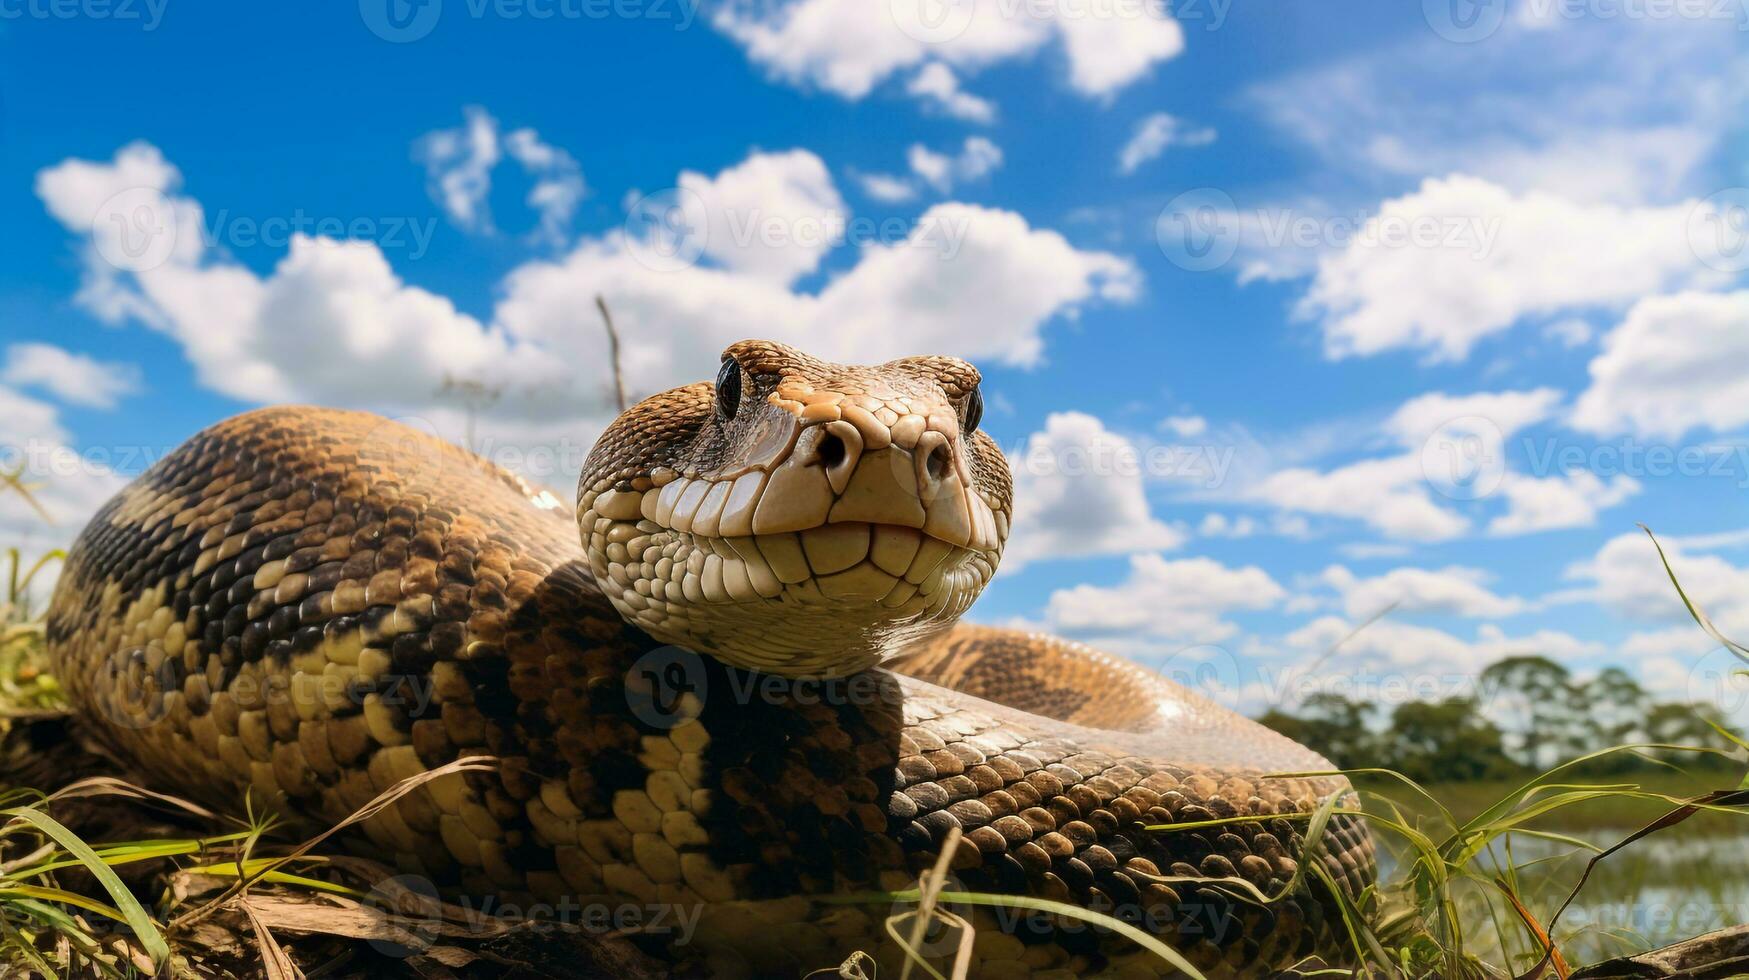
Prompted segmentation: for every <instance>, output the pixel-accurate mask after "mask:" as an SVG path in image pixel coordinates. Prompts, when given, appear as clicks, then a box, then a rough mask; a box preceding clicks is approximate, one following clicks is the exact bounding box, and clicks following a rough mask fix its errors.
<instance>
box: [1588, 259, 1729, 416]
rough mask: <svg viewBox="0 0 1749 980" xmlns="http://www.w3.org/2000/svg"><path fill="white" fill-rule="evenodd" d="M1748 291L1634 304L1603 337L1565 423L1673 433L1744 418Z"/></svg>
mask: <svg viewBox="0 0 1749 980" xmlns="http://www.w3.org/2000/svg"><path fill="white" fill-rule="evenodd" d="M1745 363H1749V292H1744V291H1738V292H1732V293H1699V292H1684V293H1677V294H1675V295H1672V296H1654V297H1651V298H1649V299H1645V300H1642V301H1640V302H1639V303H1636V304H1635V305H1634V307H1633V309H1631V310H1629V311H1628V313H1627V316H1626V317H1624V318H1623V319H1622V322H1621V324H1620V325H1619V326H1617V327H1616V328H1615V329H1613V330H1611V331H1610V332H1609V333H1608V334H1607V335H1605V336H1604V338H1603V349H1602V351H1601V352H1600V353H1599V354H1598V355H1597V357H1596V358H1595V359H1593V360H1592V362H1591V385H1590V387H1588V388H1587V389H1586V390H1585V391H1584V393H1582V394H1581V395H1580V396H1579V400H1578V403H1577V404H1576V405H1575V406H1574V409H1573V424H1574V425H1575V426H1578V427H1579V428H1581V429H1585V430H1588V431H1591V432H1595V433H1598V434H1600V435H1609V434H1615V433H1622V432H1631V433H1634V434H1636V435H1640V436H1648V437H1669V438H1675V437H1678V436H1681V435H1682V434H1684V433H1686V432H1689V431H1691V430H1695V429H1710V430H1712V431H1714V432H1730V431H1734V430H1737V429H1740V428H1741V427H1742V426H1744V425H1745V424H1749V373H1745V372H1744V371H1743V370H1742V368H1743V365H1744V364H1745Z"/></svg>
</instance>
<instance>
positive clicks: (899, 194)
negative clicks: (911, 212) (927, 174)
mask: <svg viewBox="0 0 1749 980" xmlns="http://www.w3.org/2000/svg"><path fill="white" fill-rule="evenodd" d="M854 176H855V179H856V182H857V184H859V185H861V187H862V192H863V193H864V194H867V195H868V196H869V197H872V198H874V199H875V200H877V201H884V202H886V203H888V204H898V203H902V202H904V201H909V200H911V199H912V198H915V197H916V196H917V185H915V184H913V183H911V182H910V181H909V180H906V179H905V178H904V177H895V176H893V175H892V174H865V173H858V174H855V175H854Z"/></svg>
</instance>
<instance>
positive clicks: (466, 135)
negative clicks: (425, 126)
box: [413, 106, 502, 231]
mask: <svg viewBox="0 0 1749 980" xmlns="http://www.w3.org/2000/svg"><path fill="white" fill-rule="evenodd" d="M462 113H463V115H464V116H465V118H466V122H464V123H463V124H462V126H461V127H460V128H457V129H439V130H435V131H433V132H430V133H427V134H425V136H423V137H421V138H420V140H419V141H418V142H417V143H415V144H413V158H414V159H415V160H418V161H419V162H420V163H421V164H423V165H424V167H425V176H426V179H427V180H428V181H429V182H430V185H431V199H432V200H434V201H436V202H437V203H438V204H439V205H441V206H442V207H443V210H444V213H445V214H448V215H449V218H450V220H451V221H454V222H455V223H456V224H457V225H460V226H461V227H463V228H466V229H469V230H470V231H490V230H491V229H492V215H491V212H490V211H489V210H488V209H487V207H486V195H487V194H489V193H491V191H492V168H494V167H496V166H498V160H499V158H500V156H501V155H502V150H501V149H500V148H499V146H498V120H496V119H493V118H492V116H491V114H490V113H488V112H486V110H484V109H482V108H480V107H479V106H468V107H467V108H466V109H464V110H462Z"/></svg>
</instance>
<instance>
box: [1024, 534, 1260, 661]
mask: <svg viewBox="0 0 1749 980" xmlns="http://www.w3.org/2000/svg"><path fill="white" fill-rule="evenodd" d="M1286 597H1287V591H1286V590H1285V589H1283V588H1282V587H1281V585H1280V583H1278V582H1276V581H1275V579H1273V578H1271V577H1270V576H1269V573H1267V572H1265V571H1263V570H1262V569H1261V568H1258V567H1256V566H1254V565H1247V566H1244V567H1242V568H1234V567H1231V566H1228V565H1223V564H1221V563H1220V562H1218V561H1214V560H1213V559H1209V558H1184V559H1179V560H1177V561H1169V560H1167V559H1166V558H1164V557H1162V556H1160V555H1157V554H1145V555H1132V556H1131V557H1130V574H1129V577H1128V578H1126V579H1125V580H1124V581H1123V582H1121V583H1119V584H1118V585H1115V586H1110V587H1104V586H1096V585H1077V586H1074V587H1072V588H1068V589H1058V590H1057V591H1055V592H1053V593H1051V597H1050V600H1049V601H1048V602H1047V603H1046V606H1045V615H1046V619H1047V620H1048V622H1049V625H1050V627H1051V628H1053V629H1058V630H1062V631H1063V632H1066V633H1075V634H1083V635H1088V634H1103V633H1131V634H1142V635H1146V636H1153V637H1162V638H1167V639H1173V640H1179V641H1183V642H1190V643H1218V642H1220V641H1222V640H1225V639H1228V638H1229V637H1232V636H1233V635H1234V634H1236V633H1237V632H1238V628H1237V627H1236V626H1234V625H1233V624H1231V623H1229V622H1226V621H1224V620H1223V619H1222V618H1221V617H1222V616H1224V615H1226V614H1227V613H1230V612H1234V611H1238V610H1259V609H1269V608H1271V607H1273V606H1275V605H1276V604H1278V603H1280V602H1281V601H1282V600H1283V599H1285V598H1286Z"/></svg>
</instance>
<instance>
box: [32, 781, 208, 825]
mask: <svg viewBox="0 0 1749 980" xmlns="http://www.w3.org/2000/svg"><path fill="white" fill-rule="evenodd" d="M92 796H120V797H124V798H127V799H131V800H146V801H151V802H154V803H163V804H165V805H167V806H170V807H173V808H175V809H178V810H181V811H182V812H184V813H187V814H189V815H191V816H195V817H200V818H201V819H203V820H217V819H219V815H218V814H216V813H214V812H213V811H211V810H209V809H207V808H206V807H204V806H201V805H200V804H199V803H196V802H194V801H193V800H186V799H183V798H182V797H180V796H171V795H170V794H168V793H159V792H156V791H154V790H149V789H146V788H145V787H143V786H137V785H135V784H133V783H130V782H128V781H127V780H125V779H117V778H116V777H114V776H90V777H88V778H85V779H81V780H79V781H78V782H76V783H69V784H67V785H66V786H63V787H61V788H60V789H58V790H56V791H55V792H53V793H50V794H49V795H48V797H47V798H46V801H47V802H51V803H52V802H56V801H60V800H73V799H83V798H86V797H92Z"/></svg>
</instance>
